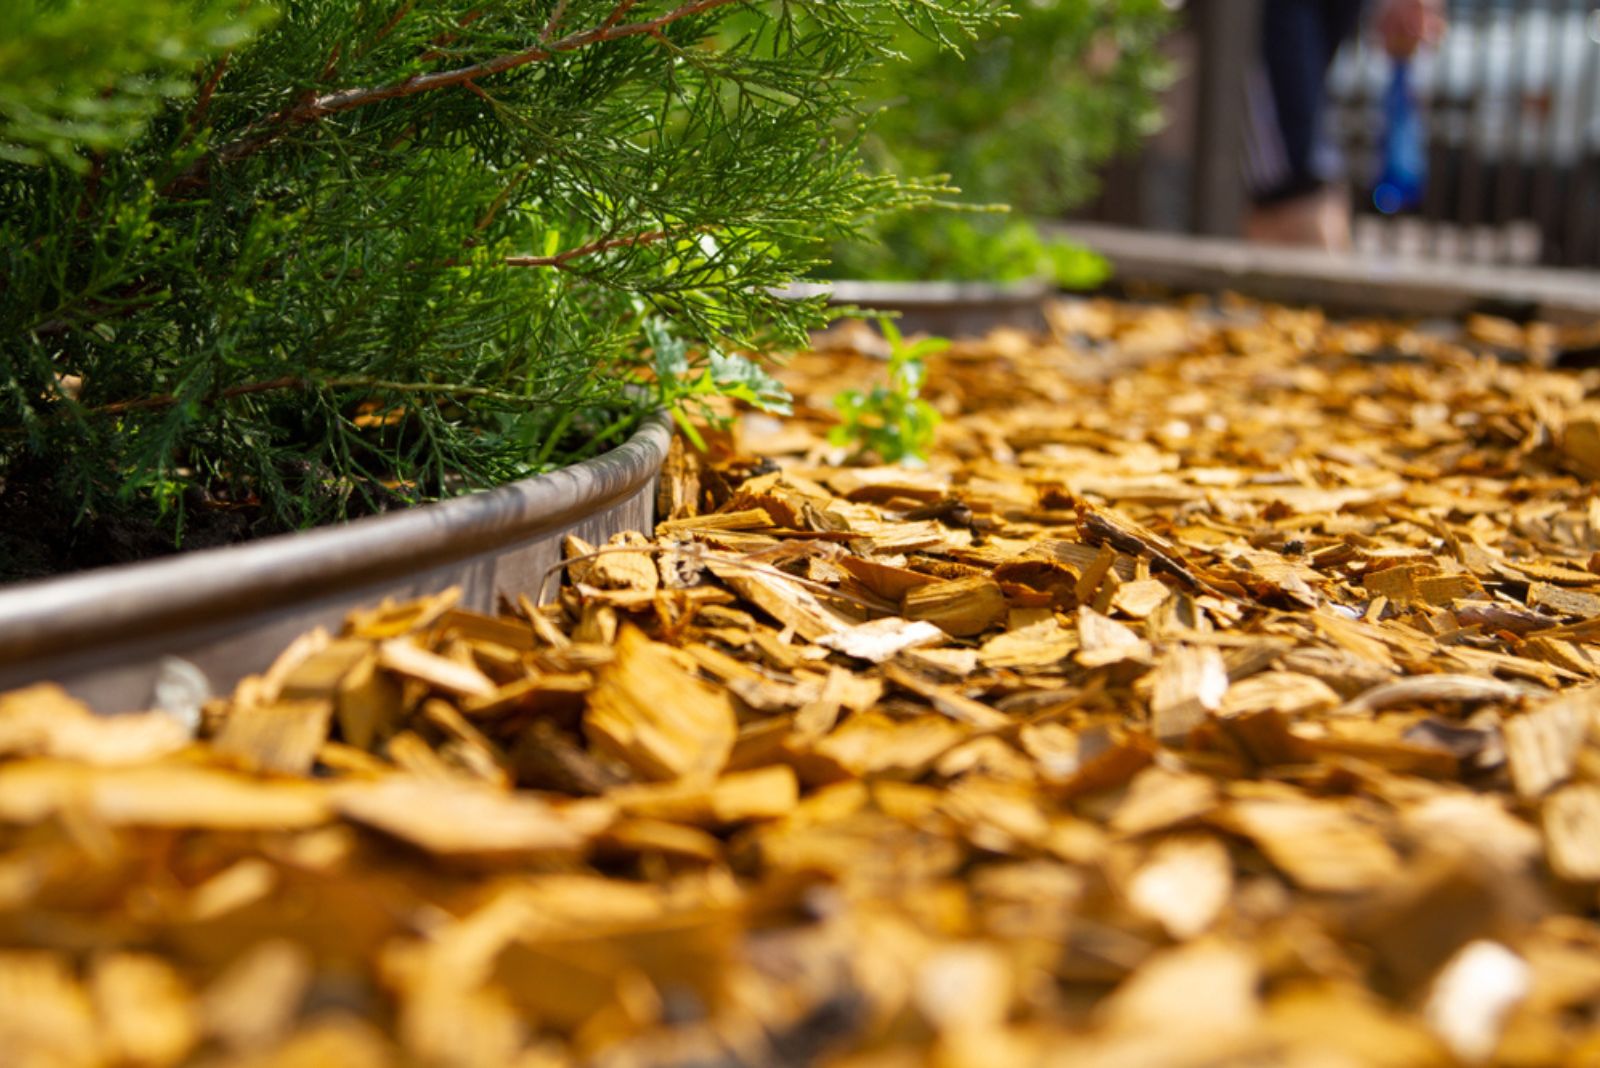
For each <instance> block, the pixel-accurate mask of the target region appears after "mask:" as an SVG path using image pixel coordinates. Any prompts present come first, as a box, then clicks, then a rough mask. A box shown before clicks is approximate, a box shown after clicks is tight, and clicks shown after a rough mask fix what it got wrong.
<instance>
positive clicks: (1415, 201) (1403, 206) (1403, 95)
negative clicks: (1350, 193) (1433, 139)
mask: <svg viewBox="0 0 1600 1068" xmlns="http://www.w3.org/2000/svg"><path fill="white" fill-rule="evenodd" d="M1382 147H1383V173H1382V176H1381V177H1379V179H1378V184H1377V186H1376V187H1375V188H1374V189H1373V191H1372V203H1373V205H1374V206H1376V207H1377V209H1378V210H1379V211H1381V212H1383V214H1385V215H1395V214H1398V213H1399V212H1402V211H1412V210H1414V209H1416V208H1418V207H1420V206H1421V204H1422V187H1423V185H1424V184H1425V183H1426V182H1427V180H1428V159H1427V154H1426V153H1425V152H1424V151H1423V137H1422V115H1421V112H1420V111H1419V110H1418V108H1417V98H1416V95H1415V94H1414V93H1413V92H1412V90H1411V62H1410V60H1405V59H1396V60H1395V61H1394V72H1393V73H1392V74H1391V75H1390V77H1389V88H1388V91H1387V92H1385V93H1384V94H1383V146H1382Z"/></svg>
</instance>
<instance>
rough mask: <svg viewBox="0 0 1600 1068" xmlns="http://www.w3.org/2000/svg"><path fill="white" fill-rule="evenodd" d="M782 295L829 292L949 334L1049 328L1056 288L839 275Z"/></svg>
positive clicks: (922, 329) (912, 327) (836, 299)
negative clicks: (999, 328)
mask: <svg viewBox="0 0 1600 1068" xmlns="http://www.w3.org/2000/svg"><path fill="white" fill-rule="evenodd" d="M781 292H782V295H784V296H789V297H795V298H803V297H818V296H820V297H825V298H827V301H828V303H830V304H832V305H834V306H838V305H852V306H854V307H858V308H866V309H870V310H875V311H886V312H895V313H897V314H898V316H899V326H900V329H901V330H902V331H903V332H905V333H930V334H939V335H943V336H945V337H966V336H970V335H976V334H986V333H988V332H989V331H990V330H992V329H994V328H995V327H997V326H1009V327H1016V328H1018V329H1022V330H1044V329H1045V327H1046V322H1045V317H1044V310H1043V309H1044V305H1045V302H1046V301H1047V300H1048V299H1049V298H1050V297H1052V296H1054V295H1055V294H1056V292H1057V289H1056V287H1055V286H1053V285H1051V284H1050V283H1048V282H1042V281H1027V282H1002V283H992V282H865V281H855V280H840V281H836V282H817V283H806V284H800V285H793V286H790V287H789V288H787V289H785V290H782V291H781Z"/></svg>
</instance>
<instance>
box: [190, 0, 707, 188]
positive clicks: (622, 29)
mask: <svg viewBox="0 0 1600 1068" xmlns="http://www.w3.org/2000/svg"><path fill="white" fill-rule="evenodd" d="M734 2H735V0H691V2H689V3H686V4H682V5H680V6H679V7H676V8H674V9H672V10H671V11H668V12H665V13H663V14H661V15H657V16H656V17H655V18H653V19H645V20H641V21H639V22H627V23H624V22H620V21H613V19H617V20H620V19H621V18H623V17H625V16H626V15H627V13H628V11H629V9H631V8H632V7H633V6H634V5H635V3H637V0H621V2H620V3H618V4H617V6H616V7H615V8H613V9H612V11H611V14H610V15H608V16H607V17H606V21H605V22H602V23H601V24H600V25H599V26H595V27H593V28H591V29H587V30H582V31H579V32H577V33H572V34H568V35H567V36H565V37H563V38H561V39H560V40H557V41H554V42H551V43H548V44H538V45H535V46H533V47H532V48H526V49H523V50H522V51H520V52H511V53H507V54H505V55H500V56H496V57H494V58H493V59H488V60H484V61H483V62H482V63H474V64H471V65H470V66H466V67H457V68H455V69H454V70H444V71H437V72H435V73H433V74H418V75H413V76H412V77H410V78H407V79H405V80H404V81H399V82H391V83H389V84H388V85H378V86H368V87H363V88H355V89H341V90H339V91H338V92H333V93H324V94H322V95H321V96H308V97H306V98H305V99H303V100H301V102H300V103H298V104H295V105H294V106H292V107H289V108H286V109H284V110H282V111H279V112H278V113H277V114H275V115H273V116H272V117H270V118H268V119H267V120H266V121H265V122H264V123H262V124H261V128H260V129H258V130H257V131H256V132H255V133H253V134H246V135H245V136H244V137H241V138H239V139H238V140H236V141H233V142H231V143H230V144H226V145H223V146H222V147H221V148H219V149H218V150H217V151H216V153H215V154H214V157H213V158H214V159H215V160H216V161H218V162H222V163H230V162H232V161H234V160H238V159H242V158H244V157H245V156H248V155H251V154H253V153H255V152H258V151H260V150H261V149H263V148H265V147H267V146H268V145H270V144H272V143H273V142H274V141H276V140H277V139H278V138H280V137H282V136H283V135H284V134H285V133H287V132H288V131H289V130H290V129H292V128H294V127H296V126H303V125H305V124H306V123H309V122H314V121H316V120H317V119H320V118H325V117H326V116H329V115H336V114H339V113H340V112H344V111H350V110H353V109H355V108H359V107H365V106H366V105H368V104H376V103H379V102H380V101H384V100H394V99H397V98H399V97H406V96H415V95H417V94H419V93H427V92H433V91H436V90H439V89H449V88H453V87H455V86H458V85H463V84H466V83H468V82H472V81H474V80H476V79H478V78H484V77H488V76H490V75H494V74H503V73H505V72H506V71H508V70H515V69H517V68H518V67H525V66H527V65H529V64H531V63H542V62H544V61H546V60H549V59H553V58H554V57H555V56H557V55H559V54H561V53H563V52H575V51H577V50H578V49H580V48H585V47H587V46H589V45H594V44H600V43H603V42H606V41H619V40H622V39H623V38H626V37H638V36H640V35H656V34H659V33H660V32H661V30H662V28H663V27H666V26H670V25H671V24H673V23H674V22H681V21H682V20H684V19H686V18H692V17H693V16H695V15H700V14H704V13H705V12H707V11H711V10H714V9H716V8H719V7H725V6H727V5H728V4H731V3H734ZM203 167H204V161H201V162H199V163H196V164H195V166H194V167H191V168H190V169H189V171H186V172H185V173H184V174H183V175H182V176H180V177H179V178H178V179H177V180H176V181H175V182H174V183H173V184H172V186H171V187H169V188H172V189H179V188H186V187H190V186H193V185H194V184H195V180H196V179H197V178H198V177H199V172H200V170H201V169H203Z"/></svg>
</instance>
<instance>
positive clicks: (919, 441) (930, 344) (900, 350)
mask: <svg viewBox="0 0 1600 1068" xmlns="http://www.w3.org/2000/svg"><path fill="white" fill-rule="evenodd" d="M878 325H879V327H880V328H881V329H882V330H883V336H884V337H885V338H886V339H887V340H888V342H889V368H888V371H889V373H888V376H887V382H886V384H884V385H881V386H873V387H872V389H871V391H870V392H867V393H862V392H861V391H860V390H856V389H847V390H843V391H841V392H840V393H839V394H838V395H837V396H835V397H834V398H833V406H834V408H835V409H836V410H837V411H838V412H839V424H838V425H837V426H835V427H834V428H833V429H832V430H831V431H829V432H828V440H829V441H831V442H832V443H833V444H835V445H854V446H855V448H856V452H857V453H858V454H861V455H864V454H868V453H870V454H872V455H874V456H876V457H877V458H878V459H879V460H881V461H883V462H884V463H891V464H898V463H912V462H925V461H926V460H927V458H928V450H929V449H931V448H932V447H933V433H934V431H935V430H936V429H937V428H938V426H939V413H938V412H937V411H935V410H934V408H933V405H931V404H929V403H928V402H927V401H925V400H923V399H922V384H923V382H925V381H926V380H927V377H928V368H927V365H926V364H925V363H924V362H923V361H924V358H925V357H927V356H931V355H933V354H934V353H936V352H942V351H944V350H945V349H947V348H949V347H950V342H949V341H948V340H946V339H945V338H940V337H926V338H922V339H920V340H918V341H914V342H910V343H908V342H907V341H906V340H905V338H904V337H902V336H901V334H900V330H899V328H898V327H896V326H895V325H894V320H893V319H890V318H889V317H887V316H883V317H880V318H879V320H878Z"/></svg>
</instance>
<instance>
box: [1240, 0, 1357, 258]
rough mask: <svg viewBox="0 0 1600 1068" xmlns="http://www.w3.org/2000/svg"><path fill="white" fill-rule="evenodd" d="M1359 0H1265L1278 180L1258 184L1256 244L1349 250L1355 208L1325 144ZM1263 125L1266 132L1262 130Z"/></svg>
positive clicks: (1265, 57) (1264, 47) (1252, 232)
mask: <svg viewBox="0 0 1600 1068" xmlns="http://www.w3.org/2000/svg"><path fill="white" fill-rule="evenodd" d="M1360 17H1361V0H1267V2H1266V3H1265V4H1263V10H1262V27H1261V30H1262V32H1261V51H1262V69H1263V73H1264V76H1265V79H1264V80H1265V83H1266V85H1267V87H1268V89H1269V90H1270V92H1269V93H1268V94H1267V95H1268V97H1269V99H1270V105H1269V106H1268V107H1266V108H1264V109H1262V110H1263V111H1264V112H1265V113H1270V126H1271V129H1270V130H1268V131H1266V134H1267V135H1268V136H1272V137H1273V138H1274V140H1275V141H1276V146H1277V151H1275V152H1274V153H1272V154H1271V155H1272V158H1273V159H1274V161H1275V166H1274V167H1273V168H1272V173H1271V174H1269V175H1266V176H1264V177H1258V181H1257V187H1256V189H1255V190H1254V194H1255V201H1256V208H1255V210H1254V211H1253V212H1252V214H1251V217H1250V219H1249V221H1248V223H1247V227H1246V236H1248V237H1250V238H1251V239H1252V240H1259V241H1267V242H1272V243H1285V244H1309V245H1318V246H1322V247H1324V248H1345V247H1348V245H1349V243H1350V232H1349V231H1350V218H1349V204H1348V201H1347V197H1346V194H1345V192H1344V190H1343V188H1342V187H1341V186H1339V185H1338V184H1336V182H1335V180H1336V179H1337V177H1338V175H1337V170H1338V166H1337V163H1336V160H1337V155H1338V154H1337V151H1336V150H1334V149H1332V148H1331V147H1330V145H1329V144H1328V143H1327V139H1326V136H1325V131H1324V122H1325V117H1324V110H1325V108H1326V105H1327V92H1326V82H1327V75H1328V69H1329V67H1330V66H1331V65H1332V63H1333V57H1334V55H1335V54H1336V53H1337V51H1338V49H1339V46H1340V45H1341V44H1342V43H1343V41H1344V40H1345V39H1346V38H1347V37H1348V36H1349V35H1351V34H1353V33H1354V32H1355V29H1356V28H1357V26H1358V25H1359V23H1360ZM1258 125H1260V124H1259V123H1258Z"/></svg>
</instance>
